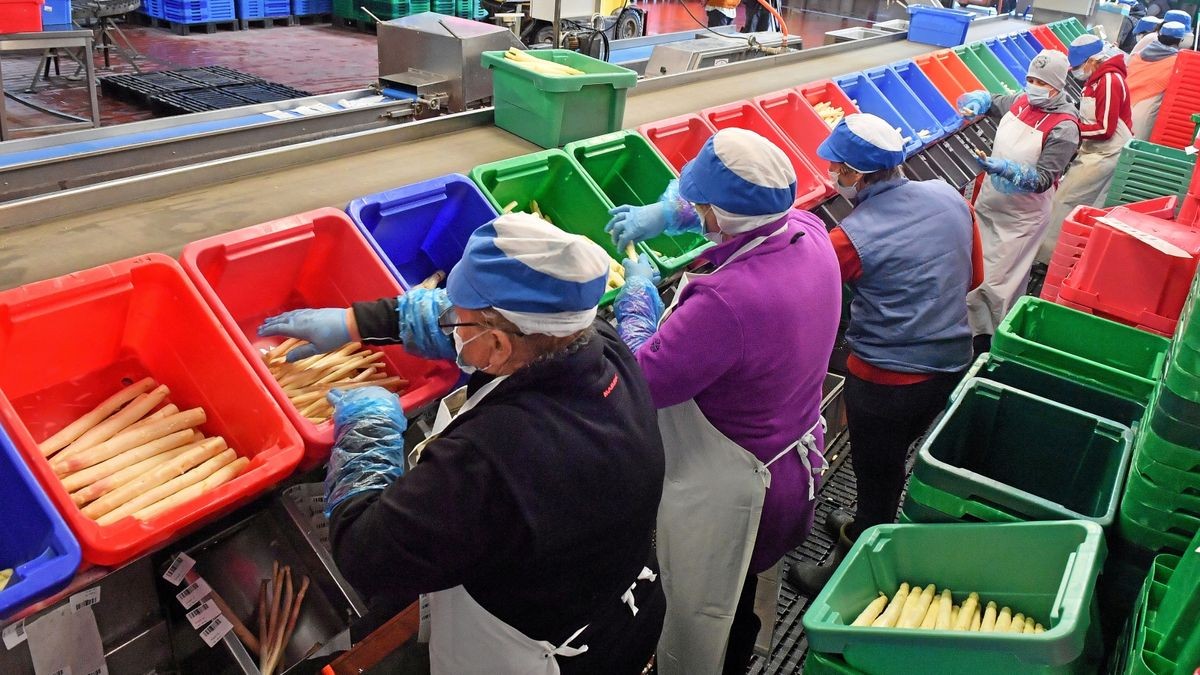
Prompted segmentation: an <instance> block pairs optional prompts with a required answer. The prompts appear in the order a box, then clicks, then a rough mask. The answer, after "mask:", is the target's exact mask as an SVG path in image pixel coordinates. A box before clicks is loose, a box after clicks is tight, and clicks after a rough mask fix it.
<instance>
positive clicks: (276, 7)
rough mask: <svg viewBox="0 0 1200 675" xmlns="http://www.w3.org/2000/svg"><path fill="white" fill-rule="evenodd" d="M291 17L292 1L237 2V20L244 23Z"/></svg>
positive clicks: (257, 0)
mask: <svg viewBox="0 0 1200 675" xmlns="http://www.w3.org/2000/svg"><path fill="white" fill-rule="evenodd" d="M291 15H292V3H291V1H290V0H237V18H239V19H241V20H242V21H257V20H259V19H277V18H281V17H287V16H291Z"/></svg>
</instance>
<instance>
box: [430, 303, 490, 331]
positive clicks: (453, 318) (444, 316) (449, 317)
mask: <svg viewBox="0 0 1200 675" xmlns="http://www.w3.org/2000/svg"><path fill="white" fill-rule="evenodd" d="M459 326H481V327H482V326H484V324H482V323H479V322H477V321H475V322H468V323H464V322H460V321H459V320H458V313H457V312H455V311H454V308H453V307H447V308H446V309H445V310H444V311H443V312H442V313H441V314H439V315H438V328H440V329H442V334H443V335H446V336H447V337H449V336H450V335H453V334H454V329H455V328H458V327H459Z"/></svg>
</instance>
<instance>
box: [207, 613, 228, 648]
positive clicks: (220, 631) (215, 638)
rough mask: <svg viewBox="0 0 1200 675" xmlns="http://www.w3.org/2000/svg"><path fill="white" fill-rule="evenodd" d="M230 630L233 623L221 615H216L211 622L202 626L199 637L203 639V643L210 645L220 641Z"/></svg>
mask: <svg viewBox="0 0 1200 675" xmlns="http://www.w3.org/2000/svg"><path fill="white" fill-rule="evenodd" d="M230 630H233V624H231V623H229V620H228V619H226V618H225V617H224V616H222V615H219V614H218V615H217V618H215V619H213V620H212V623H210V624H208V625H207V626H205V627H204V630H202V631H200V639H201V640H204V644H206V645H208V646H209V647H212V646H213V645H215V644H217V643H218V642H220V641H221V638H223V637H225V635H226V634H227V633H229V631H230Z"/></svg>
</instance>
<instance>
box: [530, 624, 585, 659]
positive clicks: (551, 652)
mask: <svg viewBox="0 0 1200 675" xmlns="http://www.w3.org/2000/svg"><path fill="white" fill-rule="evenodd" d="M590 625H591V624H588V626H590ZM588 626H584V627H583V628H580V629H579V630H577V631H575V632H574V633H571V637H569V638H567V639H566V640H564V641H563V643H562V644H561V645H559V646H557V647H555V646H554V645H552V644H550V643H549V642H543V643H542V647H543V649H544V650H545V656H546V658H548V659H549V658H553V657H555V656H566V657H571V656H579V655H580V654H583V653H584V652H586V651H587V650H588V646H587V645H580V646H579V647H572V646H570V645H571V642H572V641H574V640H575V638H577V637H579V635H580V634H581V633H583V631H585V630H587V629H588Z"/></svg>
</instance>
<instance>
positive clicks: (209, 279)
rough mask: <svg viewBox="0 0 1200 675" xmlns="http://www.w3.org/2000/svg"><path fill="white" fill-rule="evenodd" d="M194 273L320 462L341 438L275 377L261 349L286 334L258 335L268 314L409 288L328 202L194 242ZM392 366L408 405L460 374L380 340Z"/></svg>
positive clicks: (422, 402)
mask: <svg viewBox="0 0 1200 675" xmlns="http://www.w3.org/2000/svg"><path fill="white" fill-rule="evenodd" d="M180 258H181V261H182V262H183V267H184V269H185V270H187V273H188V276H190V277H191V278H192V281H193V282H195V284H196V287H197V288H198V289H199V290H200V294H201V295H202V296H204V299H205V300H206V301H207V302H208V304H209V306H210V307H212V309H213V311H214V312H215V313H216V315H217V317H218V318H219V319H220V321H221V323H222V325H224V326H225V330H226V331H227V332H228V333H229V335H230V337H231V338H232V340H233V343H234V344H236V345H237V347H238V349H239V350H241V354H242V356H243V357H244V358H245V359H246V361H248V362H249V363H250V365H251V367H252V368H253V369H254V371H255V372H256V373H257V374H258V377H259V379H260V380H261V381H262V382H263V384H264V385H265V386H266V388H267V389H268V390H269V391H270V392H271V394H272V395H273V396H274V397H275V400H276V401H277V402H278V403H279V405H280V406H281V407H282V408H283V411H284V413H285V414H286V415H287V418H288V419H289V420H291V423H292V424H293V425H294V426H295V427H296V429H297V430H298V431H299V432H300V436H301V437H302V438H303V439H304V446H305V449H304V459H303V461H302V462H301V467H302V468H309V467H313V466H316V465H318V464H320V463H321V462H323V461H325V460H326V459H327V458H328V457H329V449H330V447H331V446H332V445H333V440H334V439H333V422H324V423H322V424H319V425H316V424H313V423H312V422H310V421H309V420H308V419H306V418H304V417H303V416H301V415H300V411H299V410H297V409H296V407H295V406H293V405H292V403H291V402H290V401H289V400H288V398H287V395H286V394H284V392H283V388H282V387H280V386H279V385H278V383H276V381H275V378H274V377H272V376H271V372H270V370H268V369H267V366H266V364H265V363H263V360H262V353H263V351H264V350H266V349H269V348H271V347H273V346H275V345H277V344H279V343H280V342H282V341H283V338H279V337H269V338H264V337H259V336H258V332H257V331H258V327H259V326H260V325H261V324H262V322H263V320H264V319H266V318H267V317H269V316H274V315H276V314H279V313H281V312H286V311H288V310H292V309H302V308H308V307H311V308H319V307H349V306H350V304H351V303H353V302H359V301H363V300H375V299H378V298H383V297H395V296H397V295H400V294H401V293H403V292H404V291H403V290H402V289H401V287H400V284H399V282H398V281H396V278H395V277H393V276H392V275H391V274H390V273H389V272H388V269H387V267H386V266H385V265H384V264H383V263H382V262H381V261H380V260H379V258H378V257H377V256H376V255H375V252H374V251H372V250H371V245H370V244H368V243H367V241H366V239H364V238H363V236H362V233H361V232H359V230H358V228H357V227H355V226H354V223H353V221H351V220H350V218H349V216H347V215H346V214H345V213H343V212H341V211H338V210H337V209H332V208H324V209H317V210H315V211H309V212H307V213H301V214H299V215H295V216H289V217H287V218H281V219H279V220H274V221H271V222H268V223H263V224H261V225H255V226H253V227H247V228H244V229H241V230H234V231H233V232H229V233H226V234H221V235H217V236H215V237H210V238H208V239H203V240H200V241H197V242H193V243H191V244H188V245H187V246H185V247H184V249H183V254H182V255H181V256H180ZM381 349H382V351H383V353H384V358H383V362H384V364H385V369H386V370H387V372H388V374H389V375H398V376H400V377H403V378H405V379H407V380H408V382H409V386H408V389H407V390H405V391H404V393H403V394H402V395H401V396H400V403H401V404H402V405H403V406H404V409H405V410H406V411H408V412H410V413H411V412H413V411H415V410H418V409H420V408H422V407H424V406H426V405H428V404H430V403H432V402H433V401H435V400H436V399H437V398H438V397H439V396H442V395H443V394H445V393H446V392H448V391H449V390H450V388H451V387H452V386H453V385H454V384H455V382H457V381H458V377H459V370H458V368H457V367H456V366H455V365H454V364H453V363H451V362H449V361H429V360H426V359H422V358H418V357H416V356H413V355H411V354H409V353H408V352H406V351H404V348H403V347H401V346H399V345H395V346H388V347H382V348H381Z"/></svg>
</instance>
